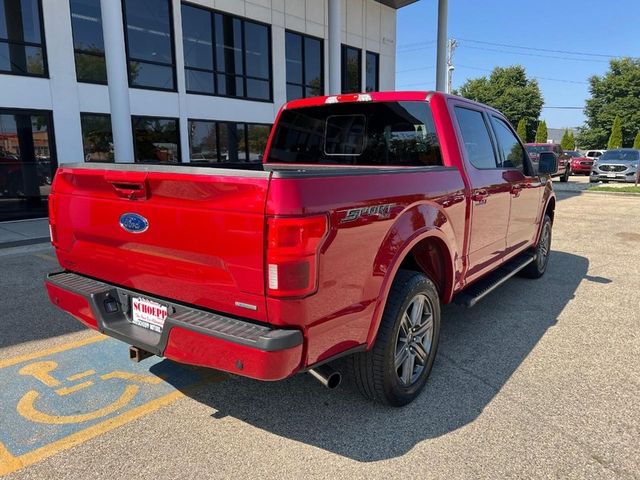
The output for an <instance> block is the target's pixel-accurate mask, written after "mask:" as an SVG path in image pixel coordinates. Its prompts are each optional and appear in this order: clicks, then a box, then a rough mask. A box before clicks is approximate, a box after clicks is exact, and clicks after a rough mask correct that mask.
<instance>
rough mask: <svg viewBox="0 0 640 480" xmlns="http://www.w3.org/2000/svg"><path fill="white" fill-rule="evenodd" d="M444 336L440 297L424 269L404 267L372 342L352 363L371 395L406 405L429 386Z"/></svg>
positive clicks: (362, 389)
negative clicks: (432, 369) (410, 269)
mask: <svg viewBox="0 0 640 480" xmlns="http://www.w3.org/2000/svg"><path fill="white" fill-rule="evenodd" d="M439 338H440V301H439V299H438V291H437V289H436V287H435V285H434V284H433V282H432V281H431V280H430V279H429V278H428V277H427V276H426V275H424V274H422V273H419V272H414V271H409V270H400V271H399V272H398V274H397V275H396V278H395V279H394V281H393V285H392V286H391V291H390V293H389V297H388V299H387V304H386V306H385V309H384V313H383V315H382V321H381V323H380V328H379V330H378V335H377V337H376V341H375V343H374V345H373V347H372V348H371V349H370V350H369V351H367V352H363V353H359V354H356V355H353V356H352V357H351V358H350V359H349V361H350V363H351V364H350V368H351V370H352V373H353V378H354V380H355V382H356V384H357V386H358V388H359V390H360V392H361V393H362V394H363V395H364V396H365V397H367V398H369V399H371V400H374V401H377V402H380V403H384V404H386V405H392V406H394V407H401V406H403V405H406V404H408V403H410V402H412V401H413V400H414V399H415V398H416V397H417V396H418V395H419V394H420V392H421V391H422V389H423V388H424V386H425V384H426V382H427V378H428V377H429V374H430V372H431V368H432V367H433V361H434V359H435V356H436V351H437V348H438V340H439Z"/></svg>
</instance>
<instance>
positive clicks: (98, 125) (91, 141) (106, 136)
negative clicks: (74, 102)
mask: <svg viewBox="0 0 640 480" xmlns="http://www.w3.org/2000/svg"><path fill="white" fill-rule="evenodd" d="M80 124H81V125H82V145H83V147H84V160H85V162H113V133H112V132H111V115H108V114H104V113H81V114H80Z"/></svg>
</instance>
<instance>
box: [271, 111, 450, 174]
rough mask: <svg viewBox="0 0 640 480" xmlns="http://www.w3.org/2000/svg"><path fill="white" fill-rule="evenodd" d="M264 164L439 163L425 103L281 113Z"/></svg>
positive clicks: (436, 144)
mask: <svg viewBox="0 0 640 480" xmlns="http://www.w3.org/2000/svg"><path fill="white" fill-rule="evenodd" d="M276 128H277V129H276V131H275V135H274V139H273V143H272V145H271V150H270V153H269V155H270V157H269V162H284V163H320V164H346V165H406V166H424V165H442V160H441V158H440V147H439V144H438V139H437V136H436V133H435V128H434V125H433V119H432V117H431V111H430V109H429V105H428V104H427V103H424V102H375V103H357V104H356V103H349V104H336V105H331V106H323V107H309V108H300V109H294V110H285V111H284V112H283V113H282V115H281V117H280V121H279V123H278V126H277V127H276Z"/></svg>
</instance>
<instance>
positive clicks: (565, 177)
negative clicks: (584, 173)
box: [560, 168, 569, 183]
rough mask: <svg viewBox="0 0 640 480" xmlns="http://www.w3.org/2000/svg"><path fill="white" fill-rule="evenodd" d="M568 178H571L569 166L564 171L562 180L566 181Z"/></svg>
mask: <svg viewBox="0 0 640 480" xmlns="http://www.w3.org/2000/svg"><path fill="white" fill-rule="evenodd" d="M568 180H569V169H568V168H567V169H566V170H565V171H564V174H563V175H562V176H561V177H560V181H561V182H563V183H564V182H566V181H568Z"/></svg>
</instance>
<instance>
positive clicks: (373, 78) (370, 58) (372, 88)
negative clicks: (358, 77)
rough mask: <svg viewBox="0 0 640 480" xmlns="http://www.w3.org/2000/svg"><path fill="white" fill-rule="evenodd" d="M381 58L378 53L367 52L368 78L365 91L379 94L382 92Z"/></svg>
mask: <svg viewBox="0 0 640 480" xmlns="http://www.w3.org/2000/svg"><path fill="white" fill-rule="evenodd" d="M379 61H380V56H379V55H378V54H377V53H373V52H367V64H366V69H367V78H366V87H365V91H367V92H377V91H378V90H380V85H379V66H378V62H379Z"/></svg>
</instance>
